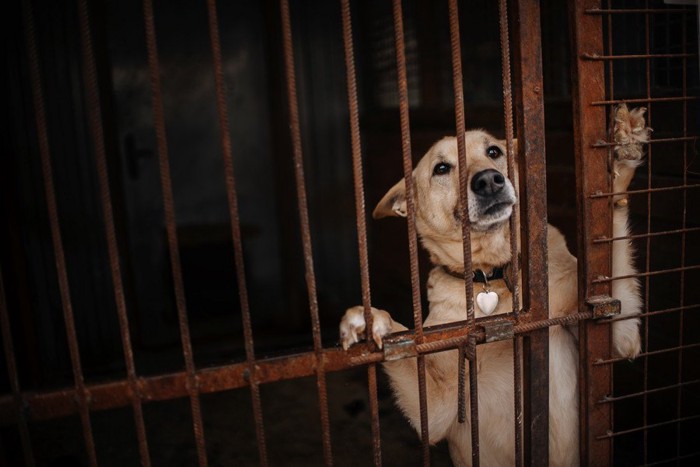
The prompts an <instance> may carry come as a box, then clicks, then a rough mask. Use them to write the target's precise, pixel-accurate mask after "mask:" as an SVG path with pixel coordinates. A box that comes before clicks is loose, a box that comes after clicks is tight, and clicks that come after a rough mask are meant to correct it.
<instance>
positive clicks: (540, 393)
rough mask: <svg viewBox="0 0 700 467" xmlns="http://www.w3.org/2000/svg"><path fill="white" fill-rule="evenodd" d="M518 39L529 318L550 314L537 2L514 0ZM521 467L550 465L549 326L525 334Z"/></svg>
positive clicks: (525, 300)
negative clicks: (522, 465) (524, 421)
mask: <svg viewBox="0 0 700 467" xmlns="http://www.w3.org/2000/svg"><path fill="white" fill-rule="evenodd" d="M513 5H514V6H516V8H515V9H514V10H513V12H514V18H517V19H518V21H517V22H516V21H514V25H515V33H514V35H513V37H515V38H516V41H515V43H516V47H515V58H514V63H515V66H516V81H517V82H518V83H521V86H520V87H519V89H518V97H519V99H517V123H518V131H517V133H518V138H519V145H518V146H519V149H518V150H519V152H520V157H521V159H520V160H521V163H520V165H519V170H520V181H521V183H522V191H523V192H524V193H526V196H525V197H523V198H521V210H522V211H524V215H523V217H522V219H523V220H522V221H521V229H522V230H523V234H522V238H523V239H527V241H524V242H523V245H522V261H523V265H524V266H523V269H522V279H523V304H524V308H525V309H527V310H528V314H529V315H530V319H531V320H532V321H538V320H543V319H547V318H548V282H547V188H546V183H545V180H546V175H545V169H546V167H545V139H544V102H543V89H544V88H543V84H542V82H543V81H542V46H541V37H540V5H539V2H537V1H535V0H517V1H514V3H513ZM523 356H524V359H523V363H524V367H523V376H524V383H523V384H524V388H523V389H524V394H523V396H524V397H523V404H524V414H525V420H528V422H529V423H526V424H525V427H524V429H525V430H524V438H523V445H524V451H525V452H524V461H525V465H542V466H546V465H548V464H549V330H548V329H547V328H545V329H540V330H537V331H533V332H532V333H530V334H528V335H527V336H525V337H524V338H523Z"/></svg>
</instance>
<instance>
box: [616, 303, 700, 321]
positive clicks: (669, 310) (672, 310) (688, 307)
mask: <svg viewBox="0 0 700 467" xmlns="http://www.w3.org/2000/svg"><path fill="white" fill-rule="evenodd" d="M697 308H700V304H697V305H686V306H682V307H674V308H667V309H664V310H656V311H648V312H646V313H640V314H638V315H635V316H618V317H615V318H613V319H611V321H623V320H626V319H634V318H642V317H645V316H656V315H665V314H668V313H677V312H678V311H681V310H694V309H697Z"/></svg>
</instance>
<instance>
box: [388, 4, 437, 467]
mask: <svg viewBox="0 0 700 467" xmlns="http://www.w3.org/2000/svg"><path fill="white" fill-rule="evenodd" d="M392 11H393V16H394V40H395V47H396V74H397V76H396V79H397V84H398V93H399V116H400V120H401V152H402V160H403V175H404V182H405V184H406V211H407V219H406V221H407V229H408V249H409V261H410V270H411V295H412V299H413V324H414V328H415V332H416V338H417V341H418V343H419V344H420V343H422V342H423V312H422V306H421V293H420V276H419V271H418V237H417V233H416V206H415V197H414V187H413V161H412V158H411V124H410V120H409V110H408V77H407V72H406V43H405V39H404V25H403V10H402V7H401V0H393V4H392ZM416 365H417V371H418V400H419V404H420V431H421V442H422V448H423V465H425V466H428V465H430V436H429V433H428V401H427V389H426V385H425V357H423V356H422V355H419V356H418V357H417V359H416Z"/></svg>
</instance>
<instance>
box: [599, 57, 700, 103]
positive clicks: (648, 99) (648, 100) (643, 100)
mask: <svg viewBox="0 0 700 467" xmlns="http://www.w3.org/2000/svg"><path fill="white" fill-rule="evenodd" d="M647 60H648V59H647ZM698 99H700V97H698V96H671V97H651V96H649V97H645V98H639V99H610V100H598V101H593V102H591V103H590V105H595V106H600V105H617V104H622V103H627V104H650V103H653V102H683V101H696V100H698Z"/></svg>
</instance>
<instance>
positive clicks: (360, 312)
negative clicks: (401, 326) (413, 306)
mask: <svg viewBox="0 0 700 467" xmlns="http://www.w3.org/2000/svg"><path fill="white" fill-rule="evenodd" d="M364 312H365V311H364V308H363V307H361V306H354V307H352V308H348V310H347V311H346V312H345V315H343V319H342V320H340V343H341V344H342V346H343V349H345V350H348V349H349V348H350V346H351V345H352V344H354V343H356V342H359V341H360V339H364V337H365V328H366V327H367V326H366V324H365V315H364ZM392 323H393V321H392V319H391V316H390V315H389V313H387V312H386V311H384V310H378V309H377V308H372V339H374V342H376V343H377V347H379V348H380V349H381V348H382V347H383V345H384V342H383V341H382V339H383V338H384V336H386V335H387V334H389V333H391V326H392Z"/></svg>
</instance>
